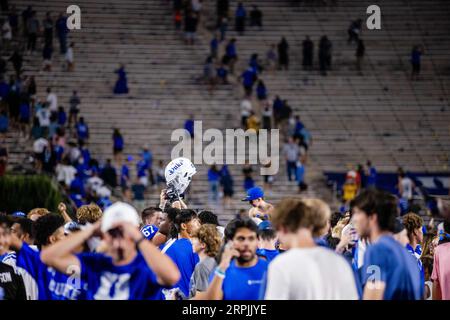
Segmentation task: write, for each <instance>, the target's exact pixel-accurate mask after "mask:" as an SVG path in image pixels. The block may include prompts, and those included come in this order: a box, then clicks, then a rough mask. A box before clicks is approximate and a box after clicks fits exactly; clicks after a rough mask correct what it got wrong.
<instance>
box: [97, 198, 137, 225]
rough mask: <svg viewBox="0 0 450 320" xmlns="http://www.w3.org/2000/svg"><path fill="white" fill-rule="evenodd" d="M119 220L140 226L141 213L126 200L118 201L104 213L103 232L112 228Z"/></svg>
mask: <svg viewBox="0 0 450 320" xmlns="http://www.w3.org/2000/svg"><path fill="white" fill-rule="evenodd" d="M118 222H129V223H131V224H133V225H135V226H136V227H139V215H138V213H137V211H136V209H135V208H133V207H132V206H130V205H129V204H128V203H125V202H120V201H119V202H116V203H114V204H113V205H111V206H109V207H108V208H107V209H106V210H105V212H104V213H103V218H102V226H101V230H102V232H107V231H108V230H110V229H112V228H113V226H114V225H115V224H117V223H118Z"/></svg>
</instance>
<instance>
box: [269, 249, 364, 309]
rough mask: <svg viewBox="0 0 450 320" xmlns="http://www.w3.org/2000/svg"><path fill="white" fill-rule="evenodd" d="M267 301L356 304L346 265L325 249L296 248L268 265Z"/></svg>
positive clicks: (354, 288) (353, 281)
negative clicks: (336, 301)
mask: <svg viewBox="0 0 450 320" xmlns="http://www.w3.org/2000/svg"><path fill="white" fill-rule="evenodd" d="M265 299H266V300H357V299H358V292H357V291H356V284H355V279H354V277H353V272H352V270H351V268H350V265H349V264H348V262H347V261H345V259H344V258H343V257H341V256H340V255H338V254H337V253H335V252H334V251H332V250H330V249H327V248H323V247H313V248H295V249H290V250H288V251H287V252H285V253H283V254H280V255H278V256H277V257H276V258H275V259H274V260H272V262H271V263H270V264H269V272H268V278H267V290H266V294H265Z"/></svg>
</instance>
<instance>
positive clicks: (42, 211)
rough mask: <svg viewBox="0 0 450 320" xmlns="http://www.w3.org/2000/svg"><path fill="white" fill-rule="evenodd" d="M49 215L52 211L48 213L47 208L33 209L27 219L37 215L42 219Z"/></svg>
mask: <svg viewBox="0 0 450 320" xmlns="http://www.w3.org/2000/svg"><path fill="white" fill-rule="evenodd" d="M49 213H50V211H48V209H46V208H34V209H31V210H30V212H28V214H27V218H28V219H30V218H31V216H33V215H35V214H36V215H38V216H39V217H42V216H45V215H46V214H49Z"/></svg>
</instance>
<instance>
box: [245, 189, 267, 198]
mask: <svg viewBox="0 0 450 320" xmlns="http://www.w3.org/2000/svg"><path fill="white" fill-rule="evenodd" d="M263 197H264V191H263V189H261V188H260V187H253V188H250V189H248V190H247V197H245V198H244V199H242V201H252V200H256V199H258V198H263Z"/></svg>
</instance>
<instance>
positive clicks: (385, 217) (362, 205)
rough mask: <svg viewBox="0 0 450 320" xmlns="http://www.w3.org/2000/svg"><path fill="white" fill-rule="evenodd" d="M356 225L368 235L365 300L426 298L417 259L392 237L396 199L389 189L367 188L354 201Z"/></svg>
mask: <svg viewBox="0 0 450 320" xmlns="http://www.w3.org/2000/svg"><path fill="white" fill-rule="evenodd" d="M352 211H353V218H352V221H353V224H354V227H355V229H356V231H357V232H358V234H359V237H360V238H367V237H368V238H369V239H370V243H371V244H370V245H369V246H368V247H367V249H366V252H365V253H364V263H363V266H362V270H361V283H362V285H363V287H364V290H363V299H364V300H419V299H421V298H422V297H423V293H424V287H423V285H422V284H421V279H420V273H419V272H418V270H417V261H415V259H414V258H413V257H412V256H411V254H410V253H409V252H408V251H407V250H406V249H405V247H404V246H403V245H401V244H400V243H399V242H398V241H397V240H395V239H394V237H393V232H394V230H395V223H396V217H397V199H396V198H395V197H394V196H393V195H391V194H390V193H388V192H386V191H381V190H376V189H367V190H364V191H363V192H361V193H360V194H359V195H358V196H357V197H356V198H355V199H354V200H353V207H352Z"/></svg>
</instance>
